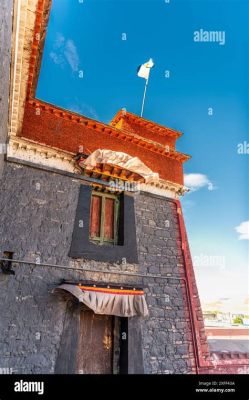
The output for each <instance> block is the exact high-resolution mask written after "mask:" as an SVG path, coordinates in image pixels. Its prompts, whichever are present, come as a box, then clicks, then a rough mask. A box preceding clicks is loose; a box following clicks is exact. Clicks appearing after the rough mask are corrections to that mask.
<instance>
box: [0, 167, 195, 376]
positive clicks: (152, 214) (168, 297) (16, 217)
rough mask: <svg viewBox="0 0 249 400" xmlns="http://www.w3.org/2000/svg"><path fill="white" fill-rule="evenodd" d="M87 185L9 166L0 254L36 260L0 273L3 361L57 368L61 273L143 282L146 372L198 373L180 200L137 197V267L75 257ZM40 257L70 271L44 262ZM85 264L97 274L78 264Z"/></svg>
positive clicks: (27, 368) (23, 368)
mask: <svg viewBox="0 0 249 400" xmlns="http://www.w3.org/2000/svg"><path fill="white" fill-rule="evenodd" d="M82 183H83V182H82V181H81V180H79V179H74V178H71V177H68V176H64V175H61V174H57V173H53V172H45V171H42V170H39V169H36V168H31V167H27V166H24V165H20V164H15V163H7V164H6V166H5V170H4V175H3V178H2V180H1V191H0V210H1V213H0V252H1V253H0V254H1V255H2V252H3V251H6V250H8V251H13V252H14V258H15V259H21V260H27V261H31V262H37V263H38V264H36V265H32V266H30V265H28V264H24V265H20V264H16V266H15V267H14V270H15V272H16V274H15V276H12V275H11V276H8V275H3V274H2V272H0V304H1V307H0V367H1V368H4V367H5V368H6V367H8V368H13V370H14V371H15V372H19V373H21V372H23V373H53V372H54V367H55V363H56V358H57V355H58V351H59V346H60V339H61V335H62V331H63V322H64V318H65V312H66V302H65V301H64V299H63V298H61V297H60V296H57V295H55V294H52V293H51V292H52V290H53V288H54V287H55V286H57V285H58V284H59V283H60V281H61V280H62V279H72V280H76V281H79V280H84V279H86V280H94V281H98V282H99V281H102V282H107V281H108V282H113V283H121V284H132V285H137V286H138V285H140V286H144V287H145V291H146V299H147V303H148V306H149V312H150V315H149V317H148V318H146V319H141V318H140V322H141V333H142V342H141V341H139V342H138V343H137V346H141V347H142V353H143V360H144V361H143V362H144V371H145V373H149V374H151V373H189V372H191V371H193V363H194V360H193V350H192V337H191V331H190V325H189V310H188V309H187V306H186V304H187V303H186V292H185V287H184V283H183V281H179V280H175V279H173V278H179V277H182V276H184V263H183V257H182V250H181V241H180V233H179V226H178V220H177V213H176V205H175V203H174V202H172V201H170V200H167V199H165V198H159V197H155V196H150V195H148V194H143V193H140V194H138V195H135V208H136V224H137V242H138V251H139V265H129V264H126V265H123V264H121V263H120V264H119V265H117V264H116V265H113V264H108V263H103V262H96V261H87V260H71V259H70V258H69V257H68V252H69V248H70V244H71V238H72V231H73V226H74V218H75V212H76V206H77V201H78V195H79V187H80V185H81V184H82ZM39 262H40V263H51V264H56V265H65V266H70V267H71V268H72V269H71V270H69V269H56V268H53V267H42V266H39ZM80 267H87V268H91V270H92V272H79V271H76V270H75V268H80ZM95 269H102V270H109V271H110V272H114V271H115V272H117V271H132V272H138V271H139V272H140V273H143V274H147V273H149V274H153V275H157V276H158V278H141V277H140V278H139V277H132V276H123V275H117V274H114V275H113V274H102V273H98V272H94V270H95ZM160 275H163V276H167V277H168V279H166V280H165V279H161V278H160ZM138 337H140V336H139V334H138ZM134 352H136V349H134ZM130 370H131V371H134V368H132V367H131V369H130Z"/></svg>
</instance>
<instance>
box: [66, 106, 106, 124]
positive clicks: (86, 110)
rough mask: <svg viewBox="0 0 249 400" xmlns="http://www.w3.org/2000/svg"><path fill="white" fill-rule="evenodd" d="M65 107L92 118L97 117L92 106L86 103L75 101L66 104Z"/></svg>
mask: <svg viewBox="0 0 249 400" xmlns="http://www.w3.org/2000/svg"><path fill="white" fill-rule="evenodd" d="M66 108H67V109H68V110H70V111H74V112H76V113H77V114H82V115H85V116H86V117H89V118H93V119H96V120H98V119H99V117H98V114H97V112H96V110H95V109H94V108H93V107H92V106H90V105H88V104H86V103H78V102H75V103H73V104H70V105H68V106H67V107H66Z"/></svg>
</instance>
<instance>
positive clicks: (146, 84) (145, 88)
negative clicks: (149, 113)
mask: <svg viewBox="0 0 249 400" xmlns="http://www.w3.org/2000/svg"><path fill="white" fill-rule="evenodd" d="M149 76H150V75H148V78H147V79H146V82H145V87H144V97H143V103H142V109H141V117H142V116H143V112H144V101H145V96H146V91H147V86H148V82H149Z"/></svg>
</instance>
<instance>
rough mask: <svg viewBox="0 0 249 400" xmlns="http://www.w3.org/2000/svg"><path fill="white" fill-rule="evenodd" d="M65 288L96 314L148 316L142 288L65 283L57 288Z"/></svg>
mask: <svg viewBox="0 0 249 400" xmlns="http://www.w3.org/2000/svg"><path fill="white" fill-rule="evenodd" d="M57 289H60V290H65V291H67V292H70V293H71V294H73V295H74V296H75V297H76V298H77V299H78V300H79V301H80V302H81V303H84V304H85V305H86V306H87V307H89V308H90V309H92V310H93V311H94V312H95V314H105V315H115V316H118V317H134V316H136V315H137V316H138V315H140V316H143V317H146V316H147V315H148V314H149V313H148V308H147V304H146V300H145V296H144V291H143V290H142V289H135V288H134V289H123V288H121V287H119V288H108V287H96V286H88V285H87V286H84V285H80V284H79V285H76V284H67V283H64V284H62V285H60V286H57V288H56V290H57Z"/></svg>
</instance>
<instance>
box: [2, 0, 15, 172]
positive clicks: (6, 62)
mask: <svg viewBox="0 0 249 400" xmlns="http://www.w3.org/2000/svg"><path fill="white" fill-rule="evenodd" d="M12 7H13V5H12V0H2V1H1V7H0V177H1V174H2V169H3V162H4V154H3V145H4V144H5V143H6V138H7V132H8V106H9V85H10V81H9V80H10V59H11V32H12V14H11V13H12Z"/></svg>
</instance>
